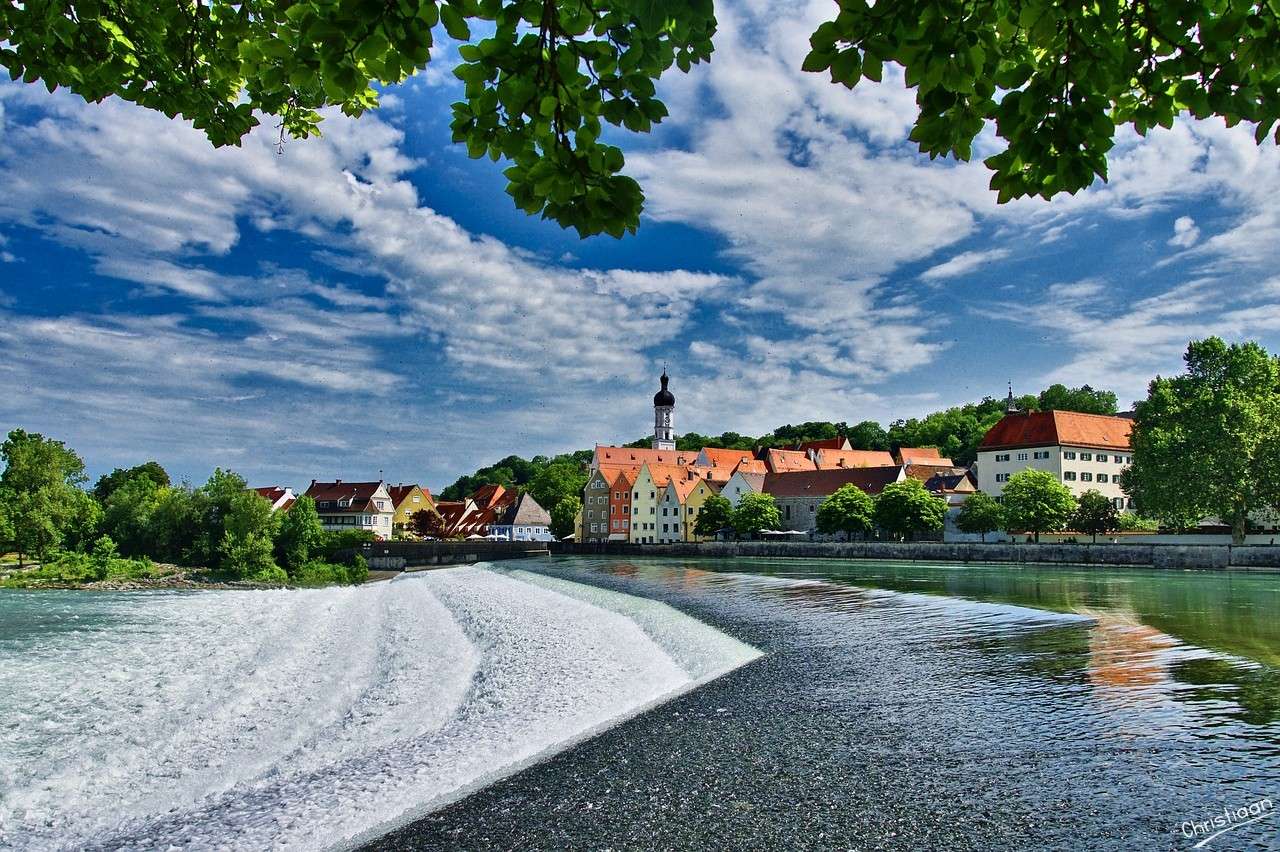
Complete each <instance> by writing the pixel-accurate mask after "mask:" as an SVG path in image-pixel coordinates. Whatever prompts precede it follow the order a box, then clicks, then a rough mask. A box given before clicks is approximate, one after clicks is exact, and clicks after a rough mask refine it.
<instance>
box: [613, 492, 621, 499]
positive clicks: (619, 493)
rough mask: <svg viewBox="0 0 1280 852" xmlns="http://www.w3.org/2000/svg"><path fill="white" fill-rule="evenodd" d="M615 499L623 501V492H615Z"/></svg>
mask: <svg viewBox="0 0 1280 852" xmlns="http://www.w3.org/2000/svg"><path fill="white" fill-rule="evenodd" d="M613 499H615V500H621V499H622V492H621V491H615V492H613Z"/></svg>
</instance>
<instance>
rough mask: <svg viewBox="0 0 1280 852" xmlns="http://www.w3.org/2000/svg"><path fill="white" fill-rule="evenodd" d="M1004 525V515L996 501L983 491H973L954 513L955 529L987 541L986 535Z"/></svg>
mask: <svg viewBox="0 0 1280 852" xmlns="http://www.w3.org/2000/svg"><path fill="white" fill-rule="evenodd" d="M1003 523H1004V513H1003V511H1002V510H1001V508H1000V504H999V503H997V502H996V499H995V498H994V497H992V496H991V495H990V494H988V493H986V492H985V491H975V492H973V493H972V494H970V495H969V496H968V497H966V498H965V501H964V504H963V505H961V506H960V511H959V512H957V513H956V528H957V529H958V530H960V532H966V533H972V534H976V535H980V536H982V540H983V541H986V540H987V533H989V532H995V531H996V530H998V529H1000V525H1001V524H1003Z"/></svg>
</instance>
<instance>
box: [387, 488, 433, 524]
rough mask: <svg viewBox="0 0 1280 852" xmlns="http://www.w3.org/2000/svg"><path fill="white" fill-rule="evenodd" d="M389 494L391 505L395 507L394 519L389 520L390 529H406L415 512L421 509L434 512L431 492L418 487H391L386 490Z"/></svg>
mask: <svg viewBox="0 0 1280 852" xmlns="http://www.w3.org/2000/svg"><path fill="white" fill-rule="evenodd" d="M387 491H389V492H391V505H392V506H394V507H395V510H396V514H395V517H394V518H392V519H391V528H392V529H393V530H394V529H400V530H403V529H406V528H407V527H408V526H409V522H410V521H411V520H412V519H413V515H414V513H415V512H420V511H422V510H423V509H428V510H430V511H435V508H436V501H435V500H433V499H432V498H431V492H430V491H428V490H427V489H425V488H423V487H422V486H420V485H403V484H401V485H392V486H389V487H388V488H387Z"/></svg>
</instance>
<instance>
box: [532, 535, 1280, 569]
mask: <svg viewBox="0 0 1280 852" xmlns="http://www.w3.org/2000/svg"><path fill="white" fill-rule="evenodd" d="M550 547H551V552H552V553H555V554H578V555H598V556H599V555H606V556H668V557H670V556H686V557H713V558H717V557H718V558H725V559H740V558H751V557H756V558H769V559H774V558H794V559H867V560H876V561H886V560H888V561H892V560H904V561H911V562H950V563H957V562H958V563H965V562H1009V563H1016V564H1047V565H1095V566H1102V567H1105V566H1115V567H1136V568H1171V569H1210V570H1215V569H1216V570H1228V569H1230V570H1265V571H1280V546H1269V545H1244V546H1241V547H1233V546H1231V545H1229V544H1011V543H1007V542H1002V543H995V542H993V543H990V544H983V543H979V542H963V543H942V542H890V541H862V542H859V541H855V542H775V541H712V542H702V543H693V542H689V543H678V544H645V545H640V544H627V543H625V542H595V543H591V542H581V543H579V542H552V543H551V545H550Z"/></svg>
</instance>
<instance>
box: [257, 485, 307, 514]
mask: <svg viewBox="0 0 1280 852" xmlns="http://www.w3.org/2000/svg"><path fill="white" fill-rule="evenodd" d="M252 490H253V491H254V492H255V493H257V495H258V496H259V497H261V498H262V499H263V500H266V501H267V502H268V503H270V504H271V511H273V512H287V511H289V509H290V508H292V506H293V504H294V503H296V502H297V500H298V495H296V494H294V493H293V489H292V488H286V487H284V486H282V485H268V486H266V487H264V488H254V489H252Z"/></svg>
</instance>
